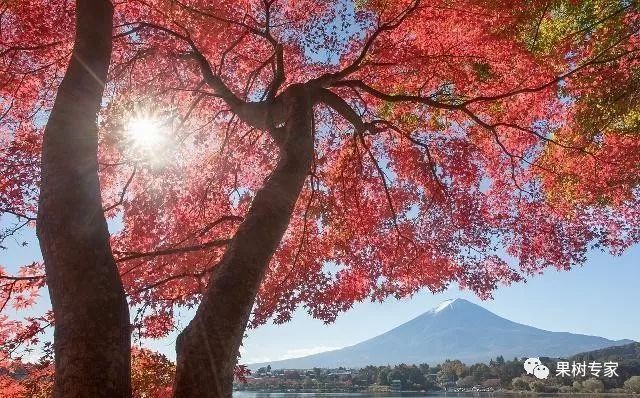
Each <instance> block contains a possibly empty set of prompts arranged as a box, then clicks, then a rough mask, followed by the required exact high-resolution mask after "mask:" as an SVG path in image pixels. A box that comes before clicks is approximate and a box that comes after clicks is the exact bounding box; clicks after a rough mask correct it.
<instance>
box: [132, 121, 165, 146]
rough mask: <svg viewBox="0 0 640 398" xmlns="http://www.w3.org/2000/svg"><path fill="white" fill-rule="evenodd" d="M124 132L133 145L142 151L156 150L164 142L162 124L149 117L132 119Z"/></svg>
mask: <svg viewBox="0 0 640 398" xmlns="http://www.w3.org/2000/svg"><path fill="white" fill-rule="evenodd" d="M126 132H127V135H128V137H129V138H130V139H131V141H132V142H133V144H134V145H136V146H137V147H140V148H142V149H158V147H160V146H161V145H162V143H163V141H164V139H163V134H162V123H160V121H159V120H157V119H153V118H150V117H135V118H132V119H131V120H129V123H127V127H126Z"/></svg>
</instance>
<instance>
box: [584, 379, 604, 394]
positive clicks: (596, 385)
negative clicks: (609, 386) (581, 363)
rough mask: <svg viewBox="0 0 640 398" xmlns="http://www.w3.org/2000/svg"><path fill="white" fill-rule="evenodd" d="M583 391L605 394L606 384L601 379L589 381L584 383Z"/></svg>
mask: <svg viewBox="0 0 640 398" xmlns="http://www.w3.org/2000/svg"><path fill="white" fill-rule="evenodd" d="M582 389H583V390H584V391H585V392H604V383H603V382H602V380H599V379H593V378H591V379H587V380H585V381H583V382H582Z"/></svg>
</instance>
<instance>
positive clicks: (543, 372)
mask: <svg viewBox="0 0 640 398" xmlns="http://www.w3.org/2000/svg"><path fill="white" fill-rule="evenodd" d="M533 375H534V376H535V377H537V378H538V379H546V378H547V377H549V368H548V367H546V366H544V365H538V366H536V368H535V369H533Z"/></svg>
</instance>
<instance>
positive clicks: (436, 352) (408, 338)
mask: <svg viewBox="0 0 640 398" xmlns="http://www.w3.org/2000/svg"><path fill="white" fill-rule="evenodd" d="M630 342H632V341H631V340H609V339H606V338H603V337H597V336H587V335H583V334H574V333H567V332H550V331H547V330H542V329H538V328H535V327H532V326H527V325H523V324H519V323H516V322H512V321H510V320H508V319H505V318H502V317H500V316H498V315H496V314H494V313H492V312H490V311H488V310H486V309H484V308H483V307H481V306H479V305H476V304H473V303H471V302H469V301H467V300H464V299H456V300H447V301H445V302H443V303H442V304H440V305H438V306H437V307H435V308H433V309H431V310H429V311H427V312H425V313H423V314H422V315H420V316H418V317H416V318H414V319H412V320H410V321H409V322H406V323H404V324H402V325H400V326H398V327H396V328H394V329H392V330H390V331H388V332H386V333H383V334H381V335H379V336H376V337H373V338H371V339H369V340H366V341H363V342H361V343H358V344H356V345H353V346H350V347H345V348H342V349H339V350H334V351H327V352H323V353H319V354H315V355H309V356H305V357H301V358H292V359H285V360H280V361H273V362H269V363H262V364H252V365H250V367H251V368H257V367H260V366H266V365H267V364H269V365H271V367H272V368H274V369H308V368H313V367H320V368H335V367H339V366H345V367H363V366H366V365H394V364H400V363H406V364H419V363H429V364H431V365H435V364H437V363H440V362H443V361H445V360H446V359H452V360H453V359H459V360H461V361H463V362H465V363H467V364H472V363H475V362H488V361H489V360H490V359H491V358H495V357H496V356H498V355H502V356H504V357H505V358H507V359H509V358H514V357H518V358H520V357H530V356H535V357H538V356H547V357H567V356H570V355H573V354H575V353H578V352H584V351H591V350H596V349H601V348H606V347H611V346H617V345H623V344H627V343H630Z"/></svg>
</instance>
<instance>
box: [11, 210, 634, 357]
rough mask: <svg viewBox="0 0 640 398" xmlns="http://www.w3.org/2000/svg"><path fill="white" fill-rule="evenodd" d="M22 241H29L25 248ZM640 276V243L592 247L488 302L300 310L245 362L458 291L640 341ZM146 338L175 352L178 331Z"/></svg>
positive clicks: (16, 253)
mask: <svg viewBox="0 0 640 398" xmlns="http://www.w3.org/2000/svg"><path fill="white" fill-rule="evenodd" d="M5 222H6V220H5ZM0 224H2V222H0ZM19 238H20V239H17V240H16V241H11V242H6V243H7V246H8V250H4V251H0V264H2V265H4V266H6V267H7V268H8V269H9V270H12V269H15V267H16V266H17V265H19V264H24V263H26V262H30V261H34V260H38V259H40V253H39V248H38V246H37V241H36V240H35V236H34V235H33V231H28V233H25V234H23V235H22V236H21V237H19ZM22 241H26V242H27V243H28V246H26V247H21V246H20V245H19V243H20V242H22ZM639 282H640V245H637V246H634V247H632V248H631V249H630V250H628V251H627V252H626V253H625V254H624V255H623V256H620V257H614V256H611V255H608V254H605V253H601V252H592V253H590V255H589V259H588V261H587V263H586V264H585V265H584V266H583V267H580V268H575V269H573V270H571V271H569V272H565V271H563V272H558V271H555V270H548V271H547V272H546V273H545V274H543V275H539V276H536V277H533V278H530V279H529V280H528V281H527V282H526V283H520V284H516V285H512V286H509V287H502V288H500V289H499V290H497V291H496V292H495V294H494V299H493V300H489V301H484V302H483V301H481V300H479V299H477V298H476V297H475V296H474V295H473V294H471V293H469V292H467V291H460V290H459V289H458V288H457V287H452V288H450V289H449V290H447V291H446V292H444V293H442V294H437V295H433V294H431V293H429V292H422V293H420V294H417V295H415V296H414V297H412V298H409V299H404V300H388V301H386V302H384V303H381V304H380V303H368V302H367V303H361V304H358V305H356V306H355V307H354V308H353V309H352V310H350V311H349V312H347V313H345V314H343V315H341V316H340V317H339V318H338V320H337V321H336V322H335V323H333V324H331V325H324V324H323V323H322V322H321V321H318V320H314V319H312V318H311V317H309V316H308V315H307V314H306V313H305V312H304V311H303V310H301V311H298V313H297V314H296V316H295V317H294V319H293V320H292V321H291V322H289V323H288V324H285V325H278V326H276V325H270V324H269V325H265V326H262V327H260V328H258V329H255V330H250V331H248V333H247V334H248V337H247V338H246V339H245V341H244V346H243V348H242V355H243V357H242V360H241V361H242V362H243V363H251V362H264V361H273V360H277V359H284V358H292V357H297V356H303V355H307V354H310V353H316V352H321V351H325V350H329V349H334V348H340V347H345V346H348V345H352V344H355V343H358V342H360V341H362V340H365V339H368V338H370V337H374V336H376V335H378V334H380V333H383V332H385V331H387V330H389V329H391V328H393V327H395V326H398V325H400V324H402V323H404V322H406V321H408V320H410V319H412V318H414V317H416V316H418V315H420V314H421V313H423V312H424V311H427V310H428V309H430V308H432V307H435V306H436V305H438V304H439V303H440V302H442V301H444V300H446V299H449V298H458V297H461V298H466V299H468V300H470V301H472V302H475V303H477V304H480V305H482V306H484V307H485V308H487V309H489V310H490V311H493V312H495V313H496V314H498V315H500V316H503V317H505V318H508V319H510V320H512V321H515V322H520V323H524V324H527V325H531V326H535V327H539V328H542V329H546V330H553V331H568V332H575V333H584V334H590V335H597V336H603V337H607V338H610V339H625V338H627V339H633V340H638V341H640V315H639V312H638V309H637V303H639V302H640V289H638V283H639ZM43 301H44V302H43V304H41V307H44V306H47V305H48V304H47V301H48V298H47V297H46V295H45V297H43ZM191 316H192V312H190V311H183V313H182V316H181V323H183V324H184V325H186V323H187V322H188V321H189V319H190V317H191ZM145 344H146V345H147V346H149V347H151V348H153V349H156V350H158V351H161V352H163V353H164V354H166V355H167V356H169V357H170V358H175V353H174V344H175V335H172V336H169V337H168V338H165V339H163V340H160V341H149V342H145Z"/></svg>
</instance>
